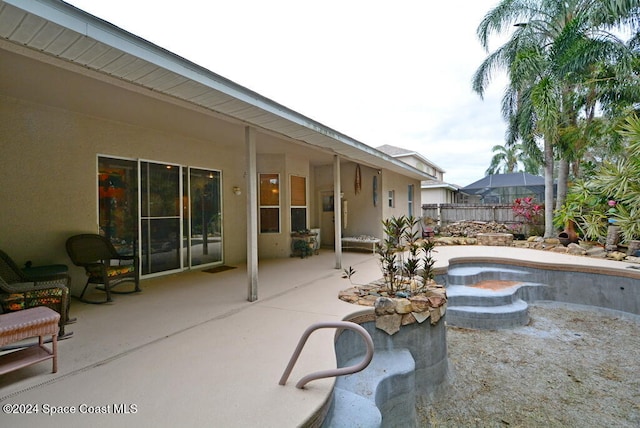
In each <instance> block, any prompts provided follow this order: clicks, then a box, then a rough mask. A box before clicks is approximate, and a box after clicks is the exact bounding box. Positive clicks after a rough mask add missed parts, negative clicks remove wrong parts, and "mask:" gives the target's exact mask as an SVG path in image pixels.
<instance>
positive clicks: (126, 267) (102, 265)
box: [66, 234, 141, 303]
mask: <svg viewBox="0 0 640 428" xmlns="http://www.w3.org/2000/svg"><path fill="white" fill-rule="evenodd" d="M66 246H67V253H68V254H69V257H70V258H71V261H72V262H73V264H75V265H76V266H80V267H83V268H84V269H85V272H86V274H87V277H88V278H87V283H86V284H85V286H84V288H83V289H82V293H81V294H80V297H79V299H80V300H81V301H83V302H85V303H107V302H112V301H113V300H112V299H111V293H114V294H129V293H137V292H139V291H141V290H140V271H139V267H138V266H139V260H138V256H123V255H120V254H119V253H118V251H117V250H116V249H115V247H114V246H113V244H111V241H109V239H107V238H105V237H104V236H101V235H96V234H81V235H75V236H72V237H70V238H69V239H67V245H66ZM123 262H124V263H123ZM124 282H133V283H134V288H133V290H127V291H116V290H113V287H115V286H117V285H120V284H122V283H124ZM89 284H95V285H96V288H97V289H98V290H101V291H104V292H105V293H106V299H105V300H103V301H94V300H87V299H85V298H84V294H85V292H86V291H87V287H89Z"/></svg>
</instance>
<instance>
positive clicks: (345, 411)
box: [322, 387, 382, 428]
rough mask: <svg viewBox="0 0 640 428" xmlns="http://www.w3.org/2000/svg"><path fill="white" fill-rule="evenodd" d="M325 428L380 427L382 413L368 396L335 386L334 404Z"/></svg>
mask: <svg viewBox="0 0 640 428" xmlns="http://www.w3.org/2000/svg"><path fill="white" fill-rule="evenodd" d="M332 406H333V407H332V409H331V410H330V412H329V417H328V418H327V419H326V420H325V421H324V423H323V424H322V427H323V428H352V427H358V428H379V427H381V426H382V414H381V413H380V410H378V407H376V405H375V403H374V402H373V401H371V400H369V399H368V398H365V397H363V396H361V395H358V394H356V393H354V392H351V391H347V390H344V389H342V388H337V387H336V388H334V390H333V405H332Z"/></svg>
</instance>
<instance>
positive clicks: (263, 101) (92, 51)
mask: <svg viewBox="0 0 640 428" xmlns="http://www.w3.org/2000/svg"><path fill="white" fill-rule="evenodd" d="M0 37H2V38H3V39H5V40H7V41H10V42H12V43H14V44H16V45H19V46H21V47H26V48H28V49H31V50H33V51H36V52H40V53H43V54H46V55H49V56H51V57H53V58H57V59H61V60H63V61H65V62H66V63H68V64H72V65H75V66H77V67H80V68H82V69H83V70H85V71H86V70H89V71H90V72H93V73H99V74H101V75H104V76H110V77H112V78H116V79H119V80H121V81H123V82H127V83H128V84H132V85H135V86H137V87H139V88H143V89H145V90H148V91H150V92H152V93H161V94H165V95H168V96H170V97H173V98H174V99H177V100H180V101H182V102H187V103H189V104H191V105H194V106H197V107H199V108H202V109H205V110H206V111H209V112H211V114H213V115H216V116H217V117H220V115H222V116H224V117H226V118H228V119H229V120H232V121H236V122H240V123H243V124H245V125H247V126H251V127H255V128H258V129H261V130H263V131H265V132H267V133H270V134H276V135H279V136H282V137H284V138H285V139H287V140H289V141H292V142H297V143H301V144H303V145H308V146H312V147H313V148H315V149H317V150H320V151H322V152H324V153H327V154H328V155H338V156H339V157H340V158H342V159H346V160H350V161H353V162H358V163H361V164H363V165H367V166H370V167H372V168H378V169H386V170H390V171H393V172H396V173H399V174H402V175H404V176H408V177H411V178H413V179H417V180H425V179H428V178H430V177H429V175H427V174H425V173H424V172H422V171H420V170H418V169H416V168H413V167H412V166H410V165H407V164H405V163H404V162H401V161H399V160H397V159H394V158H393V157H391V156H388V155H386V154H384V153H382V152H380V151H378V150H376V149H374V148H372V147H370V146H368V145H366V144H364V143H362V142H359V141H357V140H355V139H353V138H350V137H348V136H347V135H344V134H342V133H340V132H338V131H335V130H333V129H331V128H329V127H327V126H324V125H322V124H321V123H319V122H316V121H314V120H312V119H310V118H308V117H306V116H304V115H302V114H300V113H297V112H295V111H293V110H291V109H289V108H287V107H285V106H283V105H281V104H278V103H276V102H274V101H272V100H270V99H268V98H266V97H263V96H262V95H260V94H258V93H256V92H253V91H251V90H249V89H247V88H245V87H243V86H241V85H238V84H237V83H235V82H232V81H231V80H229V79H226V78H224V77H222V76H220V75H218V74H216V73H213V72H212V71H210V70H207V69H205V68H203V67H201V66H199V65H197V64H195V63H193V62H191V61H188V60H186V59H184V58H182V57H180V56H178V55H176V54H174V53H172V52H169V51H167V50H166V49H163V48H161V47H159V46H157V45H154V44H152V43H150V42H148V41H146V40H144V39H142V38H140V37H137V36H135V35H134V34H131V33H129V32H127V31H124V30H122V29H120V28H118V27H116V26H114V25H112V24H110V23H108V22H106V21H104V20H101V19H99V18H97V17H95V16H93V15H90V14H88V13H86V12H84V11H82V10H80V9H78V8H76V7H74V6H71V5H69V4H67V3H65V2H63V1H59V0H31V1H28V0H4V1H0Z"/></svg>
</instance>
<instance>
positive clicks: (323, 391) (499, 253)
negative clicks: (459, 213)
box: [0, 246, 630, 427]
mask: <svg viewBox="0 0 640 428" xmlns="http://www.w3.org/2000/svg"><path fill="white" fill-rule="evenodd" d="M436 251H437V252H436V253H435V254H434V256H435V258H436V259H437V263H436V267H443V266H446V265H447V262H448V260H449V259H451V258H456V257H495V258H503V257H506V258H511V259H514V258H515V259H521V260H528V261H532V262H541V263H548V264H575V265H587V266H591V267H594V266H602V267H609V268H614V269H621V270H625V271H628V270H629V269H627V268H626V267H627V266H629V265H630V264H629V263H625V262H615V261H611V260H601V259H593V258H586V257H580V256H570V255H566V254H557V253H550V252H544V251H537V250H529V249H524V248H514V247H482V246H450V247H437V248H436ZM334 265H335V256H334V253H333V252H332V251H328V250H323V251H321V252H320V254H319V255H314V256H312V257H309V258H306V259H300V258H290V259H279V260H266V261H261V262H260V266H259V275H258V278H259V287H258V296H259V300H258V301H256V302H253V303H251V302H248V301H247V300H246V296H247V274H246V269H245V266H238V267H237V268H236V269H232V270H227V271H223V272H219V273H206V272H199V271H197V272H186V273H181V274H178V275H172V276H166V277H161V278H154V279H149V280H145V281H143V282H142V288H143V292H142V293H140V294H131V295H116V296H115V297H114V303H112V304H106V305H87V304H83V303H80V302H77V301H73V302H72V307H71V316H73V317H77V318H78V321H77V323H75V324H72V325H69V326H68V327H67V330H68V331H70V332H74V335H73V337H72V338H69V339H66V340H62V341H60V342H59V348H58V350H59V361H58V373H55V374H52V373H51V365H50V364H49V363H42V364H37V365H34V366H31V367H29V368H25V369H22V370H19V371H16V372H13V373H10V374H7V375H3V376H2V377H0V401H1V402H2V404H3V405H6V404H24V405H32V404H37V405H38V408H37V409H38V413H37V414H16V415H7V414H2V416H0V420H1V421H2V425H3V426H21V427H36V426H42V423H43V422H45V421H46V423H49V424H51V426H65V427H86V426H92V427H103V426H104V427H106V426H116V425H117V426H119V427H140V426H154V427H155V426H160V427H165V426H215V427H250V426H261V427H295V426H299V425H301V424H303V423H304V422H305V421H306V420H307V419H308V418H309V417H310V416H311V415H312V414H314V413H315V412H316V411H317V410H318V409H320V408H321V407H322V406H323V404H324V403H325V401H326V400H327V399H328V397H329V394H330V392H331V389H332V387H333V384H334V379H322V380H317V381H312V382H311V383H309V384H308V385H307V386H306V387H305V389H304V390H299V389H296V388H295V383H296V382H297V381H298V380H299V379H300V378H301V377H302V376H304V375H306V374H309V373H310V372H314V371H318V370H324V369H327V368H331V367H335V356H334V350H333V337H334V331H332V330H328V329H324V330H319V331H317V332H316V333H314V334H313V335H312V336H311V338H310V339H309V341H308V342H307V345H306V347H305V349H304V351H303V352H302V354H301V356H300V358H299V360H298V363H297V364H296V366H295V368H294V369H293V372H292V373H291V376H290V378H289V381H288V382H287V384H286V385H285V386H280V385H278V381H279V379H280V376H281V375H282V372H283V371H284V369H285V367H286V365H287V363H288V361H289V358H290V357H291V353H292V352H293V350H294V348H295V346H296V344H297V342H298V339H299V338H300V336H301V334H302V333H303V331H304V330H305V329H306V328H307V327H308V326H309V325H311V324H313V323H315V322H320V321H337V320H342V319H344V318H345V317H347V316H349V315H350V314H353V313H355V312H359V311H361V310H362V307H359V306H354V305H351V304H348V303H345V302H343V301H340V300H339V299H338V298H337V295H338V292H339V291H340V290H342V289H345V288H348V287H349V286H350V284H349V281H348V280H346V279H342V270H341V269H340V270H338V269H335V268H334ZM342 266H343V268H346V267H349V266H352V267H353V269H355V271H356V274H355V275H354V276H353V277H352V281H353V282H354V283H362V284H364V283H367V282H370V281H372V280H375V279H378V278H380V277H381V272H380V268H379V267H378V261H377V257H376V256H375V255H372V254H371V253H370V252H369V253H362V252H344V253H343V262H342ZM83 405H85V406H88V407H85V406H83ZM47 406H50V407H47ZM54 406H63V407H64V406H66V407H67V409H64V408H62V407H61V408H55V410H57V411H64V410H68V411H75V412H76V413H75V414H56V415H45V414H44V412H45V410H51V408H53V407H54ZM3 409H4V407H3ZM25 410H26V408H25ZM124 410H126V411H127V413H123V411H124ZM88 411H96V412H97V411H109V412H110V413H108V414H96V413H86V412H88ZM115 411H120V414H115V413H114V412H115ZM80 412H83V413H82V414H81V413H80ZM3 413H4V412H3Z"/></svg>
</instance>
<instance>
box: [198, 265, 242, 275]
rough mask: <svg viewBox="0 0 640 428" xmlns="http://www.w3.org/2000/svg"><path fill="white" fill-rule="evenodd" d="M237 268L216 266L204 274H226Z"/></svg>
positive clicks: (206, 270)
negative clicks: (226, 271) (225, 272)
mask: <svg viewBox="0 0 640 428" xmlns="http://www.w3.org/2000/svg"><path fill="white" fill-rule="evenodd" d="M235 268H236V267H235V266H225V265H223V266H216V267H214V268H211V269H205V270H203V271H202V272H207V273H218V272H224V271H225V270H231V269H235Z"/></svg>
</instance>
